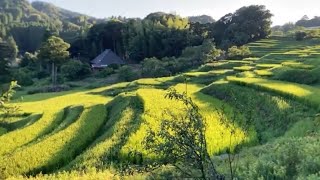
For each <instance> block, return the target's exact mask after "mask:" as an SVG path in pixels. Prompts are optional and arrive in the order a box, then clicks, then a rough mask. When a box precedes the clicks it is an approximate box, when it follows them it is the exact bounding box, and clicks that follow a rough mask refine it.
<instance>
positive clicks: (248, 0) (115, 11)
mask: <svg viewBox="0 0 320 180" xmlns="http://www.w3.org/2000/svg"><path fill="white" fill-rule="evenodd" d="M30 1H34V0H30ZM42 1H46V2H51V3H53V4H55V5H56V6H59V7H62V8H65V9H68V10H72V11H75V12H79V13H83V14H87V15H90V16H93V17H97V18H106V17H110V16H112V15H114V16H119V15H120V16H126V17H141V18H143V17H145V16H146V15H148V14H149V13H151V12H158V11H162V12H167V13H173V12H174V13H176V14H179V15H181V16H194V15H203V14H206V15H210V16H212V17H213V18H214V19H216V20H218V19H219V18H220V17H222V16H224V15H225V14H227V13H230V12H231V13H232V12H234V11H236V10H237V9H239V8H241V7H242V6H248V5H253V4H259V5H265V6H266V7H267V9H269V10H270V11H271V13H272V14H274V17H273V18H272V21H273V25H282V24H284V23H286V22H296V21H297V20H299V19H301V18H302V16H303V15H308V16H309V17H310V18H312V17H314V16H320V0H303V1H300V0H139V1H134V0H113V1H112V0H42Z"/></svg>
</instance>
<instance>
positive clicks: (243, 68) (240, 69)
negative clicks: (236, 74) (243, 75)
mask: <svg viewBox="0 0 320 180" xmlns="http://www.w3.org/2000/svg"><path fill="white" fill-rule="evenodd" d="M233 69H234V70H235V71H250V70H253V69H254V67H253V66H240V67H234V68H233Z"/></svg>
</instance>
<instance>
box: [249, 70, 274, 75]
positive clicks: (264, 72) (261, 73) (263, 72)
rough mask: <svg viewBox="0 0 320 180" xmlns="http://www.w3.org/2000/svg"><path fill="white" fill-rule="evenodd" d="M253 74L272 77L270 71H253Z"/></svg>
mask: <svg viewBox="0 0 320 180" xmlns="http://www.w3.org/2000/svg"><path fill="white" fill-rule="evenodd" d="M254 73H256V74H257V75H258V76H272V75H273V72H271V71H270V70H254Z"/></svg>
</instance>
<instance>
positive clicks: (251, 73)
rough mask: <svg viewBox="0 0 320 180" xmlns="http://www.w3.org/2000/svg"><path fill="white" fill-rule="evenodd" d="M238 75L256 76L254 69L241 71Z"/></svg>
mask: <svg viewBox="0 0 320 180" xmlns="http://www.w3.org/2000/svg"><path fill="white" fill-rule="evenodd" d="M237 77H251V78H253V77H256V74H255V73H253V72H252V71H244V72H241V73H238V74H237Z"/></svg>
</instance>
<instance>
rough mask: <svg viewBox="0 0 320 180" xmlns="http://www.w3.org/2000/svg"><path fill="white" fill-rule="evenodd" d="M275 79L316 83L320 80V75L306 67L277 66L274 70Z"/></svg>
mask: <svg viewBox="0 0 320 180" xmlns="http://www.w3.org/2000/svg"><path fill="white" fill-rule="evenodd" d="M273 73H274V76H273V79H275V80H281V81H288V82H295V83H299V84H315V83H317V82H319V81H320V76H319V75H318V74H317V72H316V71H311V70H306V69H292V68H287V67H283V68H277V69H274V70H273Z"/></svg>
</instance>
